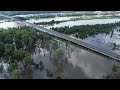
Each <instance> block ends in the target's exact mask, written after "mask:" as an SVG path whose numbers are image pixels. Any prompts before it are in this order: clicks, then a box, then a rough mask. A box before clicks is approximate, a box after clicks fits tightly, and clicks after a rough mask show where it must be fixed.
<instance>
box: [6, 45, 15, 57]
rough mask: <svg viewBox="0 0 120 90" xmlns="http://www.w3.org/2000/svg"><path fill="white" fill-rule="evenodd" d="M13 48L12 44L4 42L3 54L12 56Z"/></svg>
mask: <svg viewBox="0 0 120 90" xmlns="http://www.w3.org/2000/svg"><path fill="white" fill-rule="evenodd" d="M14 50H15V48H14V45H13V44H5V56H7V57H12V55H13V53H14Z"/></svg>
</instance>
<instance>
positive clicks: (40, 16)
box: [26, 15, 55, 19]
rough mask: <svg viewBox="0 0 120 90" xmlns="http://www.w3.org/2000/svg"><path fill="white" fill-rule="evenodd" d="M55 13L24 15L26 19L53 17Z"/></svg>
mask: <svg viewBox="0 0 120 90" xmlns="http://www.w3.org/2000/svg"><path fill="white" fill-rule="evenodd" d="M54 17H55V15H37V16H29V17H26V19H32V18H34V19H41V18H54Z"/></svg>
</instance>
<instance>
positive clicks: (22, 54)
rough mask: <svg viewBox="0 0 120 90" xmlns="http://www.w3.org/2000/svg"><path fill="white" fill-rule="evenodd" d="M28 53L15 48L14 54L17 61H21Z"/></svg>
mask: <svg viewBox="0 0 120 90" xmlns="http://www.w3.org/2000/svg"><path fill="white" fill-rule="evenodd" d="M26 55H27V53H26V52H25V51H23V50H15V51H14V54H13V58H14V59H15V60H17V61H21V60H23V59H24V58H25V56H26Z"/></svg>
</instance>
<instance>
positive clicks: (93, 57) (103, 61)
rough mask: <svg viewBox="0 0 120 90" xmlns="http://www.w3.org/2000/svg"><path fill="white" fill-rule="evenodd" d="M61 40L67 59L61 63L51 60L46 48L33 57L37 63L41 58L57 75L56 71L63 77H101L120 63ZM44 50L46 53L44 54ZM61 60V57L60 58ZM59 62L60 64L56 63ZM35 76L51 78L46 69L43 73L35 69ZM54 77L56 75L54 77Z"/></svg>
mask: <svg viewBox="0 0 120 90" xmlns="http://www.w3.org/2000/svg"><path fill="white" fill-rule="evenodd" d="M59 42H60V49H62V50H64V51H65V55H66V56H67V60H66V61H63V62H62V63H59V61H55V60H50V58H49V57H50V53H49V51H47V50H46V49H44V50H43V51H42V49H41V51H42V52H41V53H38V52H37V53H36V54H34V55H33V59H34V61H35V62H36V63H39V62H40V61H41V60H42V61H43V62H44V66H45V67H46V68H49V69H50V71H51V72H52V73H53V74H55V75H56V71H57V72H58V74H57V75H59V76H60V77H61V78H63V79H88V78H89V79H100V78H104V77H103V76H106V75H109V74H110V73H111V72H112V66H113V65H114V64H116V65H119V64H120V63H117V62H115V61H112V60H110V59H109V58H107V57H103V56H101V55H98V54H95V53H92V52H90V51H87V50H85V49H83V48H81V47H77V46H75V45H71V44H69V45H68V46H66V44H65V43H64V42H62V41H59ZM43 52H44V55H43ZM58 60H59V59H58ZM55 63H58V64H59V65H60V67H59V65H56V64H55ZM33 78H41V79H42V78H49V77H47V76H46V73H45V70H43V71H42V73H41V72H40V71H39V70H38V71H34V73H33ZM53 78H54V77H53Z"/></svg>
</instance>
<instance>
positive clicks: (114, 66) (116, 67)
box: [112, 64, 119, 72]
mask: <svg viewBox="0 0 120 90" xmlns="http://www.w3.org/2000/svg"><path fill="white" fill-rule="evenodd" d="M118 68H119V67H118V66H116V65H115V64H114V65H113V66H112V71H113V72H118Z"/></svg>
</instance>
